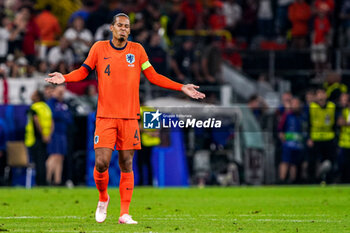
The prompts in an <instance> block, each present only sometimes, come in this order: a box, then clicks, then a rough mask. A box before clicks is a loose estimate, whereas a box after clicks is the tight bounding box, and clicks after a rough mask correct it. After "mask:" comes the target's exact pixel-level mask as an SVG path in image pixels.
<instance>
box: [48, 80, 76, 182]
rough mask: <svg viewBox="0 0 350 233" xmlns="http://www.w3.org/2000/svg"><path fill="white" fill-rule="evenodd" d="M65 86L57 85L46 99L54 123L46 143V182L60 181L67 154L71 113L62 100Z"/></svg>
mask: <svg viewBox="0 0 350 233" xmlns="http://www.w3.org/2000/svg"><path fill="white" fill-rule="evenodd" d="M65 90H66V87H65V86H64V85H58V86H56V87H55V88H54V90H53V93H52V98H51V99H49V100H48V101H47V104H48V105H49V107H50V109H51V111H52V117H53V121H54V124H55V127H54V131H53V133H52V137H51V141H50V143H49V145H48V153H49V157H48V159H47V160H46V181H47V183H48V184H53V185H60V184H61V183H62V170H63V160H64V156H66V155H67V148H68V142H67V131H68V128H69V125H70V124H72V120H73V119H72V114H71V113H70V111H69V109H68V105H67V104H66V103H65V101H64V93H65Z"/></svg>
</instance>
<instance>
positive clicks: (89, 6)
mask: <svg viewBox="0 0 350 233" xmlns="http://www.w3.org/2000/svg"><path fill="white" fill-rule="evenodd" d="M82 3H83V6H82V7H81V8H80V9H79V10H77V11H75V12H73V14H72V15H71V16H70V17H69V20H68V24H72V23H73V21H74V20H75V18H77V17H80V18H82V19H83V20H84V22H85V23H86V22H87V19H88V18H89V15H90V13H91V12H92V10H93V7H94V5H95V3H94V1H93V0H85V1H82Z"/></svg>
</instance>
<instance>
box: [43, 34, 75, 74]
mask: <svg viewBox="0 0 350 233" xmlns="http://www.w3.org/2000/svg"><path fill="white" fill-rule="evenodd" d="M47 58H48V62H49V64H50V68H51V70H54V68H55V67H57V66H58V64H59V63H60V62H61V61H64V62H65V63H67V65H68V66H69V67H71V68H73V65H74V55H73V51H72V50H71V49H70V48H69V42H68V40H67V39H66V38H65V37H61V39H60V43H59V45H58V46H55V47H53V48H52V49H50V52H49V54H48V56H47Z"/></svg>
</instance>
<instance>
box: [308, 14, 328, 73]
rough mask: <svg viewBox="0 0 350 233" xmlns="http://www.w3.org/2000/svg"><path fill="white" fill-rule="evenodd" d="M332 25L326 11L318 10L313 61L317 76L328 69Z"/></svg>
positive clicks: (314, 32) (313, 34) (312, 52)
mask: <svg viewBox="0 0 350 233" xmlns="http://www.w3.org/2000/svg"><path fill="white" fill-rule="evenodd" d="M330 30H331V24H330V22H329V19H328V17H327V16H326V11H325V10H318V11H317V16H316V17H315V19H314V31H313V33H312V45H311V50H312V51H311V60H312V61H313V63H314V64H315V71H316V74H321V73H322V72H323V71H324V70H325V69H326V68H327V52H328V46H329V44H330V38H329V35H330Z"/></svg>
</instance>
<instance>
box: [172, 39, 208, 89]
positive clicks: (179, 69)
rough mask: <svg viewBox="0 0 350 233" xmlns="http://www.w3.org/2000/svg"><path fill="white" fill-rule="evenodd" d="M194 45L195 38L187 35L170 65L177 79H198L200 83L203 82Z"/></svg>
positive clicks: (173, 75) (182, 80)
mask: <svg viewBox="0 0 350 233" xmlns="http://www.w3.org/2000/svg"><path fill="white" fill-rule="evenodd" d="M193 46H194V44H193V38H189V37H186V38H185V40H184V41H183V43H181V47H180V48H178V49H177V50H176V51H175V54H174V55H173V56H172V58H171V61H170V65H171V69H172V72H173V74H172V77H174V78H175V80H178V81H181V82H184V81H185V82H186V80H187V81H191V82H192V81H193V80H197V82H198V83H203V81H204V80H203V79H202V78H201V76H200V74H199V64H198V61H197V59H196V57H195V52H194V47H193Z"/></svg>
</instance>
